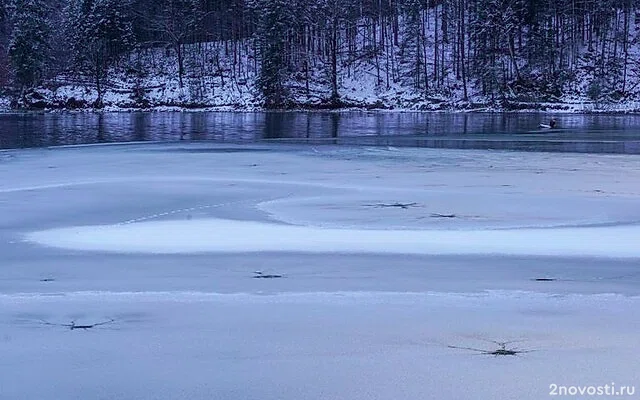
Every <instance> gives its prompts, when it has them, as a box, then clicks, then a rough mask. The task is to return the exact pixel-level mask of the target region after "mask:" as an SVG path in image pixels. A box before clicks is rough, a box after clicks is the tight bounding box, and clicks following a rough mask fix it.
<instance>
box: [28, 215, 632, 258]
mask: <svg viewBox="0 0 640 400" xmlns="http://www.w3.org/2000/svg"><path fill="white" fill-rule="evenodd" d="M26 238H27V240H29V241H32V242H36V243H40V244H43V245H47V246H52V247H61V248H67V249H75V250H92V251H107V252H126V253H158V254H168V253H194V252H262V251H284V252H314V253H320V252H337V253H392V254H508V255H553V256H592V257H622V258H629V257H630V258H635V257H640V248H639V247H638V243H640V226H632V225H628V226H609V227H584V228H558V229H517V230H457V231H453V230H450V231H444V230H438V231H434V230H358V229H321V228H314V227H304V226H292V225H280V224H273V223H263V222H247V221H232V220H223V219H201V220H191V221H155V222H143V223H134V224H124V225H112V226H83V227H71V228H60V229H51V230H45V231H39V232H34V233H30V234H28V235H27V236H26Z"/></svg>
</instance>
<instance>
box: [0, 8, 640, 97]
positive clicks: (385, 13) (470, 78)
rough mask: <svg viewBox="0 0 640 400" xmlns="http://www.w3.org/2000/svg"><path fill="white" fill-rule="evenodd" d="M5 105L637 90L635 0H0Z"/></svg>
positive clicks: (638, 93)
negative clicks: (7, 102) (7, 103)
mask: <svg viewBox="0 0 640 400" xmlns="http://www.w3.org/2000/svg"><path fill="white" fill-rule="evenodd" d="M1 1H2V2H3V3H2V6H0V93H1V94H2V96H4V98H6V99H8V100H7V101H10V103H11V106H12V107H14V108H103V107H120V108H148V107H159V106H179V107H194V108H197V107H210V106H221V107H231V108H235V109H253V108H265V109H288V108H344V107H366V108H403V109H414V110H440V109H469V108H474V107H480V106H485V107H495V108H497V109H502V110H505V109H507V110H513V109H532V108H533V109H536V108H537V109H545V108H547V107H551V108H553V107H556V108H557V109H562V108H563V107H564V108H568V107H570V106H569V105H570V104H574V103H575V104H577V103H580V104H582V105H583V106H584V104H589V105H590V107H595V108H597V107H603V106H604V105H607V104H633V102H635V101H637V100H638V99H639V97H640V88H639V87H638V85H639V84H640V47H639V46H640V32H639V31H638V29H640V4H638V1H634V0H1Z"/></svg>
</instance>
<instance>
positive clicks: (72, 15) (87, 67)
mask: <svg viewBox="0 0 640 400" xmlns="http://www.w3.org/2000/svg"><path fill="white" fill-rule="evenodd" d="M65 25H66V31H67V35H66V37H67V40H68V43H69V48H70V51H71V60H72V62H73V64H74V67H75V68H76V70H77V71H78V72H80V73H82V74H86V75H88V76H91V77H92V80H93V82H94V84H95V86H96V91H97V94H98V97H97V99H96V101H95V104H94V106H95V107H101V106H102V95H103V93H104V83H105V80H106V79H107V76H108V71H109V67H110V66H111V65H112V63H113V62H115V61H117V59H118V57H119V56H120V55H121V54H122V53H123V52H125V51H127V50H129V49H131V47H132V46H133V43H134V41H133V32H132V27H131V23H130V15H129V14H128V2H126V1H121V0H69V4H68V7H67V9H66V12H65Z"/></svg>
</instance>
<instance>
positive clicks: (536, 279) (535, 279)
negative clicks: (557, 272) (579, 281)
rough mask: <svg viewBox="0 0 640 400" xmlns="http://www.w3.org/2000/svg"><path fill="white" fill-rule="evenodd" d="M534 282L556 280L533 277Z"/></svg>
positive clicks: (553, 279) (554, 279)
mask: <svg viewBox="0 0 640 400" xmlns="http://www.w3.org/2000/svg"><path fill="white" fill-rule="evenodd" d="M533 280H534V281H536V282H553V281H557V279H556V278H534V279H533Z"/></svg>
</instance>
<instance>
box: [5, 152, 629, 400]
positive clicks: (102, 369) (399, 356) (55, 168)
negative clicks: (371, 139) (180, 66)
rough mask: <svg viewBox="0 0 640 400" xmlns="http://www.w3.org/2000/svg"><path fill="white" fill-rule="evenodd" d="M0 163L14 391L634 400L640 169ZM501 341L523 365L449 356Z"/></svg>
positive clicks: (365, 161) (109, 158)
mask: <svg viewBox="0 0 640 400" xmlns="http://www.w3.org/2000/svg"><path fill="white" fill-rule="evenodd" d="M185 150H188V151H185ZM4 154H5V155H8V156H7V157H3V158H0V354H2V357H1V358H0V398H2V399H4V398H7V399H38V400H42V399H46V400H48V399H80V398H108V399H119V398H122V399H125V398H126V399H131V398H135V399H187V398H188V399H261V400H262V399H296V400H297V399H425V398H435V399H511V398H518V399H542V398H546V397H547V396H549V391H550V385H551V384H558V385H567V386H571V385H575V386H580V385H583V386H590V385H593V386H599V385H605V384H611V383H612V382H615V385H616V386H617V387H621V386H623V385H636V386H638V385H640V382H639V381H638V376H640V368H639V365H638V361H637V355H636V353H637V351H638V349H639V348H640V339H639V336H638V335H637V332H638V329H639V328H640V311H639V310H640V307H639V306H640V269H639V268H640V250H638V246H637V243H639V242H640V241H639V240H638V239H640V237H639V236H640V233H639V232H640V227H639V225H638V223H639V221H640V209H639V208H638V207H637V205H638V200H640V186H639V185H638V184H637V183H638V182H640V168H638V166H639V165H640V164H639V162H640V157H637V156H613V155H579V154H546V153H517V152H496V151H456V150H429V149H395V148H366V147H333V146H318V147H315V148H310V147H302V146H287V145H268V146H267V145H243V146H234V145H228V144H225V145H213V144H206V143H180V144H157V143H156V144H148V145H128V146H105V147H100V146H89V147H76V148H56V149H40V150H20V151H10V152H6V153H4ZM9 155H10V156H9ZM256 271H260V272H262V273H264V274H274V275H281V276H282V278H280V279H256V278H255V276H258V275H256ZM540 279H546V280H540ZM72 321H73V324H74V325H73V326H76V327H77V326H82V325H85V326H92V325H93V324H97V323H102V322H104V323H105V324H103V325H96V326H95V327H93V328H89V329H86V330H83V329H70V327H71V324H72ZM494 342H509V343H506V344H505V346H506V347H507V348H509V349H511V348H513V349H516V350H522V351H524V352H523V353H520V354H518V355H517V356H491V355H485V354H481V353H480V352H478V351H473V350H465V349H460V348H452V347H449V346H455V347H469V348H475V349H480V350H487V351H492V350H496V349H497V348H499V345H498V344H496V343H494ZM639 389H640V388H639ZM626 397H627V398H633V397H632V396H626Z"/></svg>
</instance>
